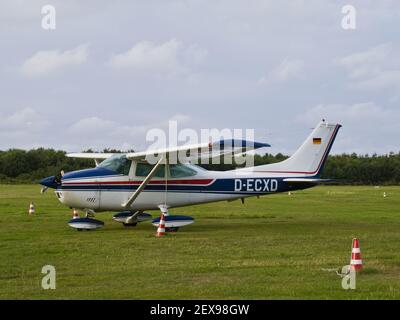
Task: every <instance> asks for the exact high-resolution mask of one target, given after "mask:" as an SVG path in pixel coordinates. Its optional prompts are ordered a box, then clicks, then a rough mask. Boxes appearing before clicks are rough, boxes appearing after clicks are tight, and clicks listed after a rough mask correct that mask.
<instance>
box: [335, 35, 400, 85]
mask: <svg viewBox="0 0 400 320" xmlns="http://www.w3.org/2000/svg"><path fill="white" fill-rule="evenodd" d="M399 53H400V50H398V48H397V47H396V46H394V45H393V44H392V43H384V44H381V45H378V46H375V47H372V48H369V49H368V50H365V51H361V52H357V53H353V54H350V55H348V56H345V57H343V58H340V59H337V60H336V63H337V64H338V65H339V66H342V67H344V68H345V69H346V70H347V72H348V77H349V79H350V81H351V82H350V85H349V86H350V87H351V88H356V89H362V90H381V89H385V88H393V87H394V88H399V87H400V59H399V58H398V56H399Z"/></svg>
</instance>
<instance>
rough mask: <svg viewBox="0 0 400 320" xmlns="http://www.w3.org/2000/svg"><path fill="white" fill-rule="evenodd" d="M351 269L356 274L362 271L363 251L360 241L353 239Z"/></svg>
mask: <svg viewBox="0 0 400 320" xmlns="http://www.w3.org/2000/svg"><path fill="white" fill-rule="evenodd" d="M350 269H351V270H354V271H356V272H359V271H361V270H362V260H361V250H360V244H359V243H358V239H357V238H354V239H353V247H352V249H351V260H350Z"/></svg>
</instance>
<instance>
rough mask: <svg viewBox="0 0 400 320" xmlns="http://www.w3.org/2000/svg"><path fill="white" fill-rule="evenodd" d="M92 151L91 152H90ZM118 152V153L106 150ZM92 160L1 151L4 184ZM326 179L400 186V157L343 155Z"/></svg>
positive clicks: (262, 159) (267, 158)
mask: <svg viewBox="0 0 400 320" xmlns="http://www.w3.org/2000/svg"><path fill="white" fill-rule="evenodd" d="M89 151H90V150H89ZM104 151H105V152H117V151H116V150H104ZM286 158H287V156H285V155H282V154H280V153H278V154H276V155H272V154H268V153H267V154H265V155H262V156H260V155H256V156H255V158H254V163H255V165H261V164H268V163H274V162H279V161H282V160H284V159H286ZM93 166H94V163H93V161H92V160H86V159H73V158H67V157H66V156H65V152H64V151H56V150H53V149H43V148H39V149H34V150H29V151H25V150H18V149H12V150H7V151H0V183H13V182H15V183H31V182H37V181H38V180H40V179H41V178H44V177H47V176H51V175H55V174H57V173H59V172H60V170H61V169H62V170H64V171H65V172H68V171H72V170H78V169H84V168H88V167H93ZM203 167H205V168H206V169H212V170H229V169H233V168H234V167H235V165H234V164H232V165H228V164H225V165H203ZM322 177H323V178H333V179H338V180H341V181H342V182H343V183H353V184H399V183H400V153H398V154H394V153H390V154H387V155H376V154H374V155H357V154H355V153H353V154H341V155H333V156H329V158H328V161H327V163H326V165H325V169H324V171H323V174H322Z"/></svg>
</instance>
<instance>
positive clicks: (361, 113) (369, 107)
mask: <svg viewBox="0 0 400 320" xmlns="http://www.w3.org/2000/svg"><path fill="white" fill-rule="evenodd" d="M387 112H388V111H386V110H385V109H383V108H382V107H380V106H377V105H376V104H375V103H373V102H365V103H356V104H352V105H346V104H327V105H324V104H320V105H317V106H315V107H313V108H310V109H308V110H307V111H306V112H305V113H303V114H301V115H299V116H298V117H297V118H296V122H299V123H304V124H307V125H313V124H315V123H316V121H318V120H321V119H326V120H327V121H329V122H335V121H337V122H343V121H345V122H364V123H365V121H368V122H369V121H377V120H378V119H385V118H386V117H387Z"/></svg>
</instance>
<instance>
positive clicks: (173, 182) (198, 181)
mask: <svg viewBox="0 0 400 320" xmlns="http://www.w3.org/2000/svg"><path fill="white" fill-rule="evenodd" d="M213 181H214V179H194V180H167V184H170V185H179V184H184V185H187V184H192V185H209V184H211V183H212V182H213ZM142 182H143V181H140V180H136V181H97V182H96V181H89V182H63V185H83V184H84V185H140V184H141V183H142ZM160 184H165V180H154V181H150V182H149V185H160Z"/></svg>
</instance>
